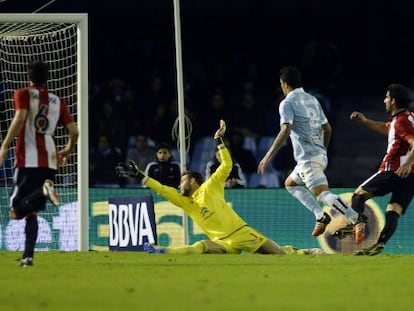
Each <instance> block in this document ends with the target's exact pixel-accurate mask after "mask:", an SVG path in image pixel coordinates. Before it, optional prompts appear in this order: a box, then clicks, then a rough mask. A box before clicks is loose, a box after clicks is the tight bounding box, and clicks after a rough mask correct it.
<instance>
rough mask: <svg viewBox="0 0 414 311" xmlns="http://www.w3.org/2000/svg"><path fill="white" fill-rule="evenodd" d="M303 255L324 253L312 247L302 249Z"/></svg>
mask: <svg viewBox="0 0 414 311" xmlns="http://www.w3.org/2000/svg"><path fill="white" fill-rule="evenodd" d="M302 251H303V254H304V255H324V254H325V252H324V251H323V249H322V248H318V247H314V248H304V249H302Z"/></svg>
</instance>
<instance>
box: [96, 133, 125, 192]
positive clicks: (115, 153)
mask: <svg viewBox="0 0 414 311" xmlns="http://www.w3.org/2000/svg"><path fill="white" fill-rule="evenodd" d="M122 160H123V156H122V152H121V151H120V150H119V149H118V148H114V147H112V146H111V143H110V141H109V138H108V137H107V136H106V135H104V134H102V135H100V136H99V139H98V145H97V146H96V147H95V148H93V149H92V150H91V152H90V155H89V161H90V164H89V170H90V184H91V185H92V186H93V187H94V186H99V185H109V184H114V185H122V180H120V179H119V178H118V177H117V176H116V174H115V173H114V172H113V170H111V169H108V167H113V166H114V165H116V164H118V163H119V162H121V161H122Z"/></svg>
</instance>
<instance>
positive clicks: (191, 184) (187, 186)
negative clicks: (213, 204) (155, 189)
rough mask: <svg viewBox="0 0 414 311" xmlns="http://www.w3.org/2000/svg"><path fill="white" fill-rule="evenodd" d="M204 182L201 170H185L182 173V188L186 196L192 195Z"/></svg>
mask: <svg viewBox="0 0 414 311" xmlns="http://www.w3.org/2000/svg"><path fill="white" fill-rule="evenodd" d="M203 182H204V179H203V176H201V174H200V173H199V172H193V171H185V172H183V173H182V174H181V181H180V190H181V193H182V194H183V195H184V196H190V195H192V194H193V193H194V191H196V190H197V189H198V188H199V187H200V185H201V184H202V183H203Z"/></svg>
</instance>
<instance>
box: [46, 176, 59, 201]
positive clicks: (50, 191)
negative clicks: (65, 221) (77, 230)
mask: <svg viewBox="0 0 414 311" xmlns="http://www.w3.org/2000/svg"><path fill="white" fill-rule="evenodd" d="M43 195H44V196H45V197H46V198H48V199H49V201H50V202H52V203H53V205H55V206H58V205H59V196H58V195H57V193H56V192H55V190H54V188H53V181H51V180H50V179H46V180H45V182H44V183H43Z"/></svg>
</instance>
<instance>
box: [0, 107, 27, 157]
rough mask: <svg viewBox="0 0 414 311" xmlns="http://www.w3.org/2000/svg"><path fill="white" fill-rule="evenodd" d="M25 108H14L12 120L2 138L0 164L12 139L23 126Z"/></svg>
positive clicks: (25, 113) (25, 114)
mask: <svg viewBox="0 0 414 311" xmlns="http://www.w3.org/2000/svg"><path fill="white" fill-rule="evenodd" d="M26 116H27V109H18V110H16V112H15V114H14V117H13V120H12V122H11V123H10V126H9V129H8V130H7V134H6V137H5V138H4V140H3V142H2V144H1V148H0V165H1V164H3V161H4V160H6V159H7V152H8V150H9V146H10V144H11V143H12V142H13V139H14V138H15V137H16V136H17V135H18V134H19V132H20V129H21V128H22V127H23V125H24V122H25V121H26Z"/></svg>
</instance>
